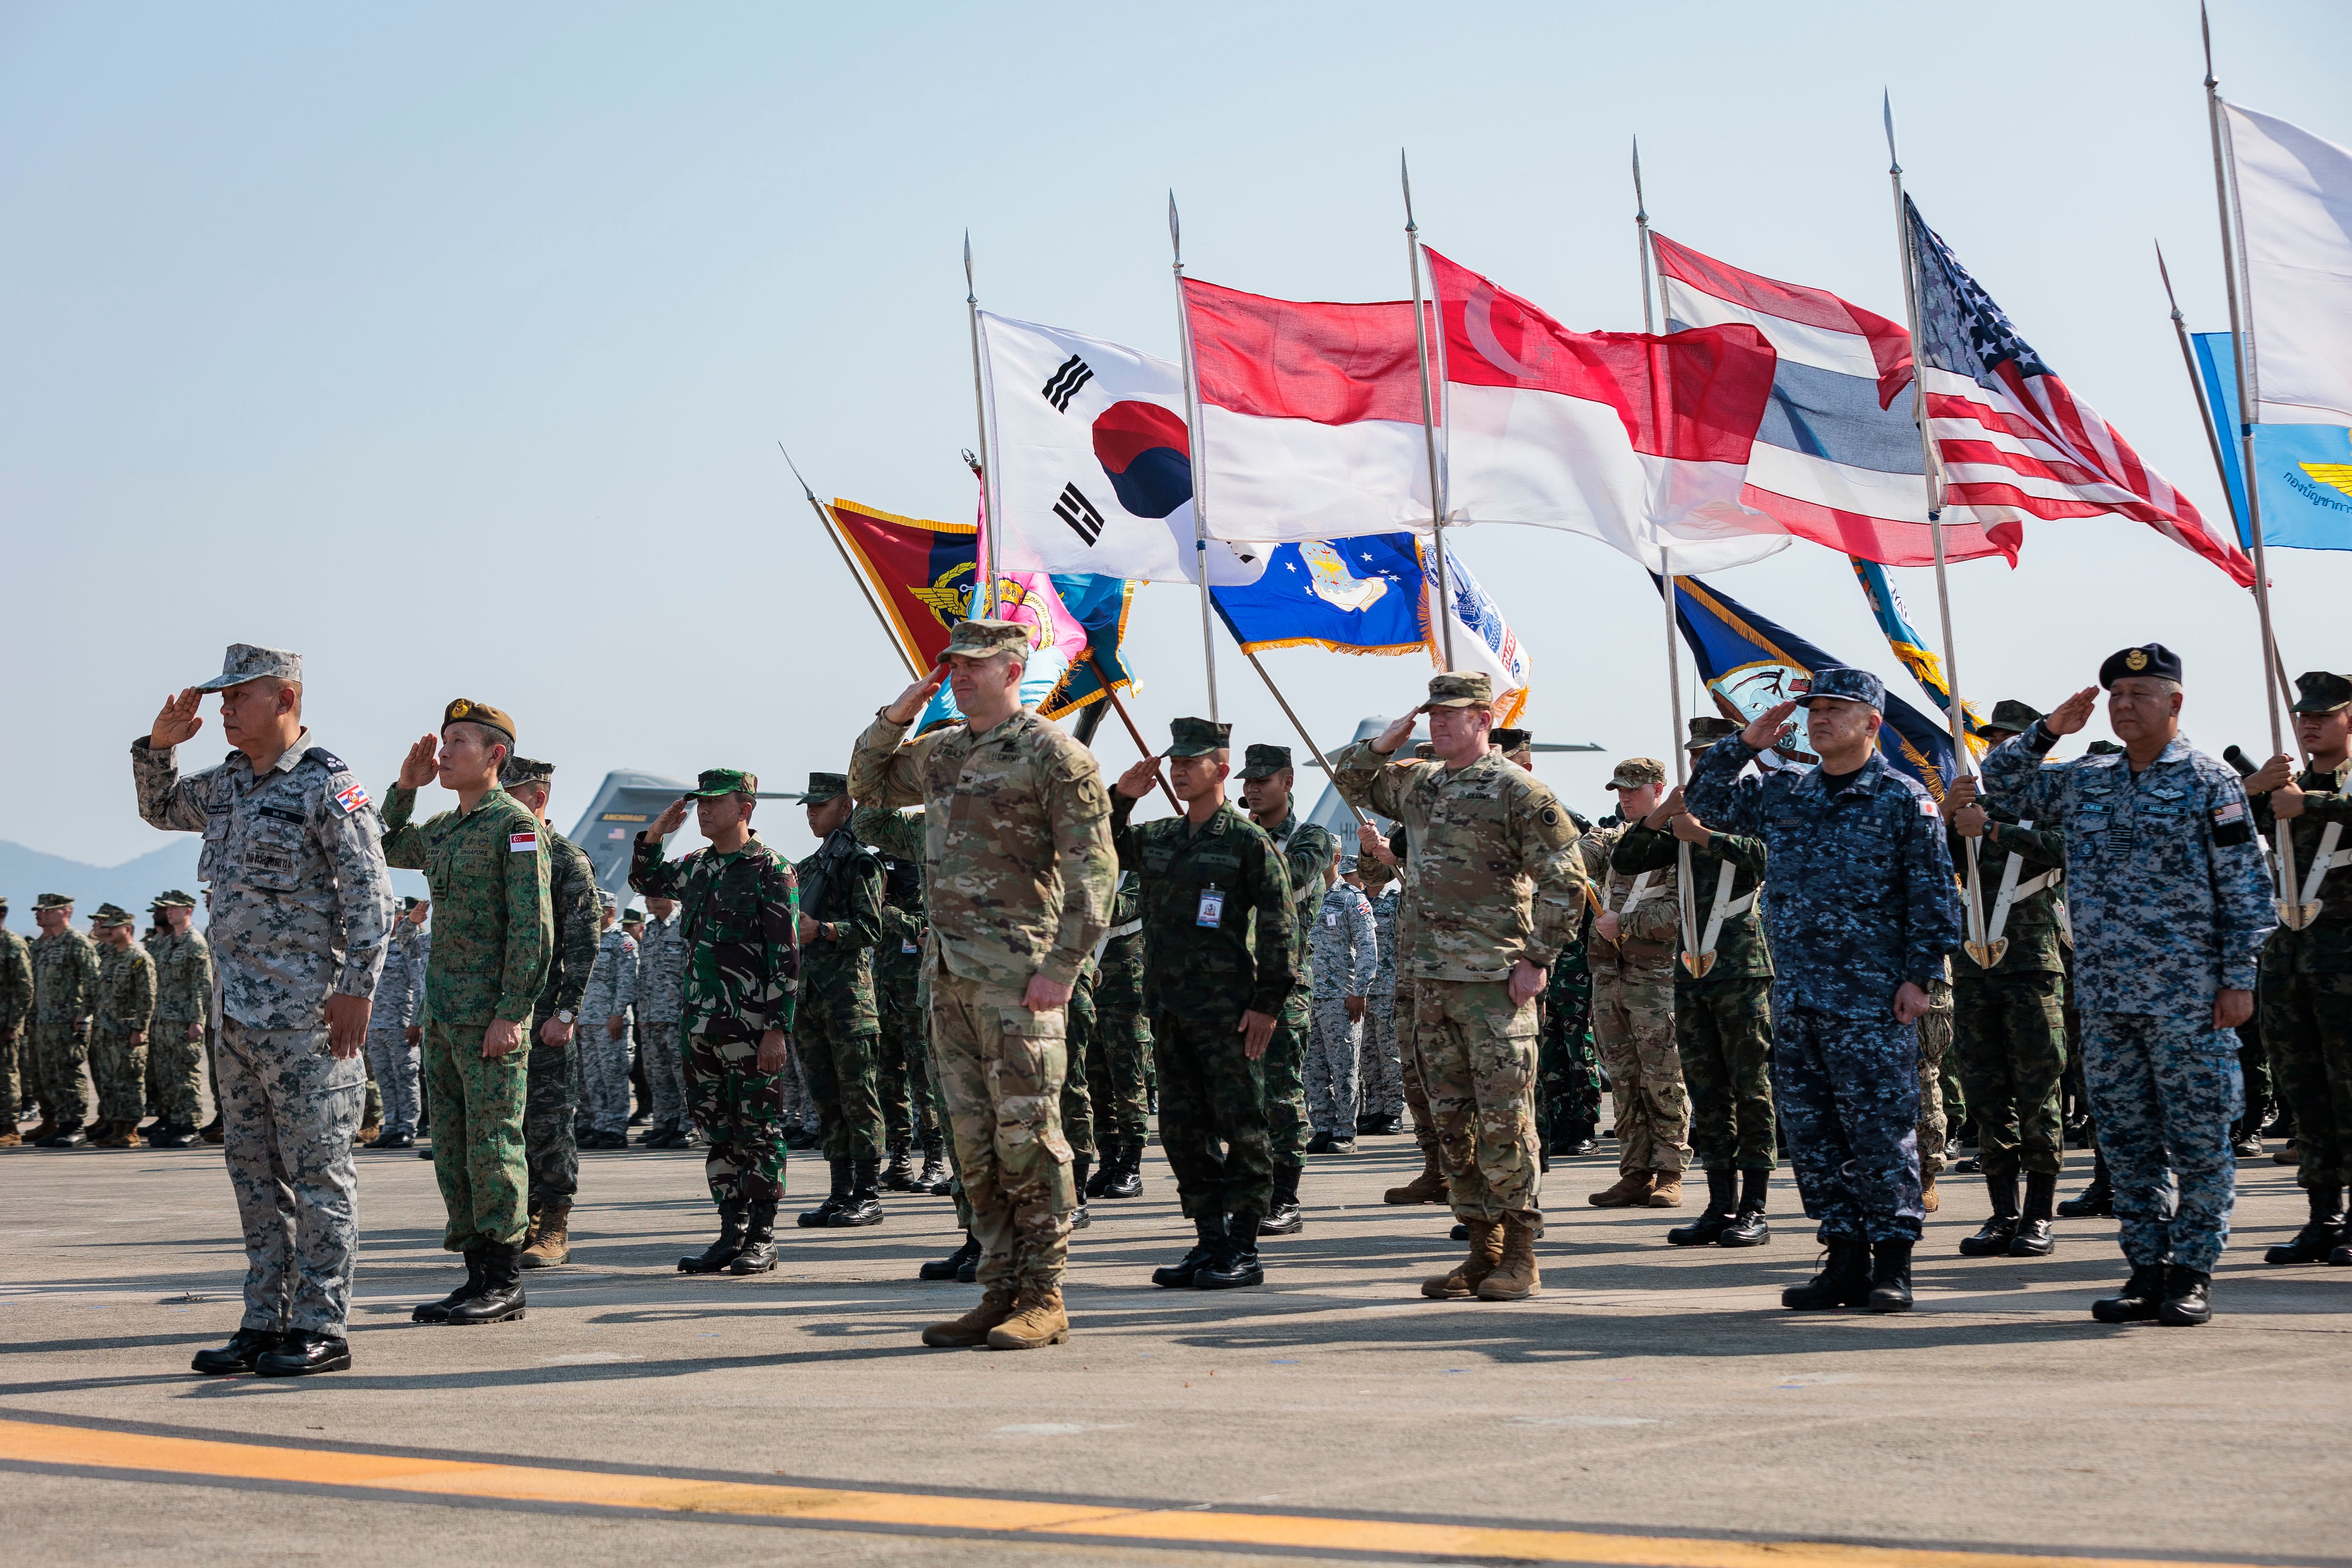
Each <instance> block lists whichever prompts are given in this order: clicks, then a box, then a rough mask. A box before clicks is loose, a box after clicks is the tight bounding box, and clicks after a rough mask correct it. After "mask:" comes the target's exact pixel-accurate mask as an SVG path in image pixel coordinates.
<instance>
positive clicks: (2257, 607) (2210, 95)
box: [2197, 0, 2319, 931]
mask: <svg viewBox="0 0 2352 1568" xmlns="http://www.w3.org/2000/svg"><path fill="white" fill-rule="evenodd" d="M2197 26H2198V30H2199V31H2200V33H2201V34H2202V35H2203V37H2204V40H2205V120H2206V125H2207V128H2208V129H2209V130H2210V131H2211V133H2212V137H2213V197H2214V201H2215V204H2217V205H2218V206H2219V208H2220V210H2221V271H2222V272H2223V274H2224V275H2225V276H2226V277H2228V279H2229V286H2230V287H2229V293H2230V349H2231V354H2232V356H2233V357H2234V358H2235V360H2236V361H2237V370H2238V471H2239V472H2240V473H2241V474H2242V475H2244V476H2245V479H2246V542H2247V544H2248V545H2249V546H2250V547H2251V549H2252V555H2253V558H2254V616H2255V619H2256V620H2258V621H2260V622H2262V630H2263V655H2264V658H2265V659H2266V660H2267V659H2268V657H2269V656H2270V655H2271V654H2273V653H2274V652H2275V651H2276V649H2277V647H2278V639H2277V637H2276V636H2275V635H2274V634H2273V631H2272V624H2271V573H2270V566H2269V563H2268V561H2267V559H2266V558H2265V557H2264V556H2263V500H2262V491H2263V487H2262V485H2261V483H2260V481H2259V478H2258V476H2256V474H2255V473H2254V425H2255V424H2256V423H2258V422H2257V420H2256V419H2255V415H2256V414H2257V413H2260V412H2261V410H2260V409H2259V408H2258V407H2257V406H2256V403H2257V400H2258V399H2259V398H2260V396H2261V389H2260V388H2259V387H2258V386H2257V385H2256V383H2255V381H2254V369H2253V363H2252V359H2251V358H2250V356H2249V355H2248V354H2247V352H2246V334H2247V332H2248V331H2249V330H2250V329H2252V325H2253V323H2252V321H2251V320H2250V319H2249V318H2250V317H2252V314H2253V308H2252V301H2250V300H2245V299H2243V298H2241V279H2240V278H2239V276H2238V263H2239V252H2240V248H2241V246H2240V239H2241V236H2240V235H2238V234H2237V232H2236V225H2234V224H2233V223H2232V221H2231V216H2232V214H2231V204H2230V168H2229V161H2228V157H2227V155H2226V154H2225V153H2224V152H2223V150H2222V148H2223V143H2224V141H2226V140H2227V138H2226V137H2225V136H2224V135H2223V132H2222V129H2221V78H2218V77H2216V76H2215V75H2214V74H2213V24H2212V20H2211V19H2210V17H2209V16H2206V14H2205V7H2204V5H2203V4H2202V3H2201V0H2200V5H2198V7H2197ZM2263 697H2264V699H2265V700H2266V701H2267V703H2268V705H2269V707H2270V717H2271V755H2272V756H2273V757H2279V756H2284V755H2285V752H2286V730H2285V726H2284V724H2282V723H2281V722H2280V719H2279V700H2278V692H2277V690H2276V689H2275V688H2274V687H2273V686H2272V685H2271V683H2270V682H2268V681H2264V682H2263ZM2290 830H2291V824H2290V823H2289V822H2288V821H2286V820H2285V819H2284V818H2281V819H2279V821H2278V875H2279V896H2278V909H2279V919H2280V920H2282V921H2283V922H2284V923H2285V924H2286V925H2287V926H2288V927H2289V928H2291V929H2293V930H2297V931H2300V930H2302V929H2303V927H2304V926H2305V925H2309V924H2310V923H2311V919H2312V916H2314V915H2317V914H2318V913H2319V911H2318V910H2317V909H2316V908H2313V909H2310V910H2308V911H2306V910H2305V908H2304V906H2303V904H2301V902H2300V897H2301V894H2302V890H2301V889H2300V888H2298V887H2297V886H2296V885H2295V876H2294V834H2293V832H2292V831H2290Z"/></svg>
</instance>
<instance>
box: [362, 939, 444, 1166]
mask: <svg viewBox="0 0 2352 1568" xmlns="http://www.w3.org/2000/svg"><path fill="white" fill-rule="evenodd" d="M432 960H433V938H432V936H431V935H430V934H429V933H427V932H425V931H423V930H421V929H419V928H418V927H417V925H416V924H415V922H414V921H409V920H402V921H399V922H398V923H396V924H395V925H394V926H393V928H392V940H391V941H390V942H388V943H386V944H385V945H384V955H383V974H382V975H381V976H380V977H377V980H376V983H375V1006H374V1007H373V1008H371V1009H369V1010H368V1034H367V1056H368V1066H369V1068H370V1070H371V1071H373V1073H374V1074H375V1082H376V1087H377V1089H378V1090H380V1091H381V1092H383V1104H384V1112H383V1133H384V1135H385V1136H386V1137H414V1136H415V1134H416V1123H417V1111H418V1108H419V1095H420V1093H421V1088H420V1085H419V1084H418V1082H417V1070H416V1062H417V1057H418V1054H419V1051H418V1048H417V1047H415V1046H414V1045H411V1044H409V1043H408V1030H409V1029H410V1027H411V1026H412V1025H413V1026H415V1028H417V1029H418V1030H422V1029H423V1028H424V1016H425V969H426V968H427V967H430V965H431V963H432Z"/></svg>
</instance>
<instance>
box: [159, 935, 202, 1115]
mask: <svg viewBox="0 0 2352 1568" xmlns="http://www.w3.org/2000/svg"><path fill="white" fill-rule="evenodd" d="M152 952H153V954H154V958H155V1021H154V1023H153V1024H152V1026H151V1027H150V1028H149V1030H148V1032H147V1093H148V1097H149V1098H150V1099H152V1101H154V1103H155V1113H156V1114H157V1115H158V1116H161V1117H162V1118H163V1120H164V1121H166V1122H168V1123H170V1124H172V1125H173V1126H175V1127H182V1128H185V1129H188V1130H190V1131H194V1128H195V1125H196V1124H197V1123H198V1122H201V1121H202V1120H203V1119H204V1091H203V1087H202V1085H203V1080H204V1071H205V1033H204V1031H205V1022H206V1020H207V1019H208V1018H209V1017H210V1015H211V1012H212V1005H213V951H212V948H211V947H210V946H208V945H207V944H206V943H205V939H204V937H203V936H202V935H200V934H199V933H198V932H197V930H196V928H195V927H194V925H190V926H189V927H188V928H187V930H185V931H184V932H182V933H180V934H179V935H178V936H172V935H171V934H169V933H166V934H165V935H164V936H163V940H162V941H160V942H158V943H156V944H155V946H154V948H153V949H152ZM189 1030H194V1031H195V1038H194V1040H191V1039H189V1038H188V1032H189Z"/></svg>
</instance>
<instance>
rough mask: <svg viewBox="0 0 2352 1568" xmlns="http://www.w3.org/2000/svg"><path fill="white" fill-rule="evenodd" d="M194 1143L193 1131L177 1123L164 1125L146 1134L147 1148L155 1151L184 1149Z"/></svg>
mask: <svg viewBox="0 0 2352 1568" xmlns="http://www.w3.org/2000/svg"><path fill="white" fill-rule="evenodd" d="M195 1141H196V1131H195V1129H194V1128H193V1127H183V1126H181V1125H180V1124H177V1123H166V1124H163V1126H160V1127H157V1128H156V1129H155V1130H154V1131H153V1132H152V1133H150V1134H147V1145H148V1147H150V1148H156V1149H184V1148H188V1147H190V1146H191V1145H194V1143H195Z"/></svg>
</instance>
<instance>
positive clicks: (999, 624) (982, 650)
mask: <svg viewBox="0 0 2352 1568" xmlns="http://www.w3.org/2000/svg"><path fill="white" fill-rule="evenodd" d="M992 653H1012V654H1014V655H1016V656H1018V657H1021V658H1027V657H1028V655H1029V628H1028V627H1026V626H1024V625H1023V624H1021V622H1018V621H959V622H956V623H955V624H954V625H953V626H951V627H950V628H949V629H948V646H947V651H946V652H945V653H941V654H940V658H941V659H952V658H955V657H957V656H958V655H959V654H961V655H963V656H964V657H967V658H973V659H985V658H987V657H988V656H989V655H990V654H992Z"/></svg>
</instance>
